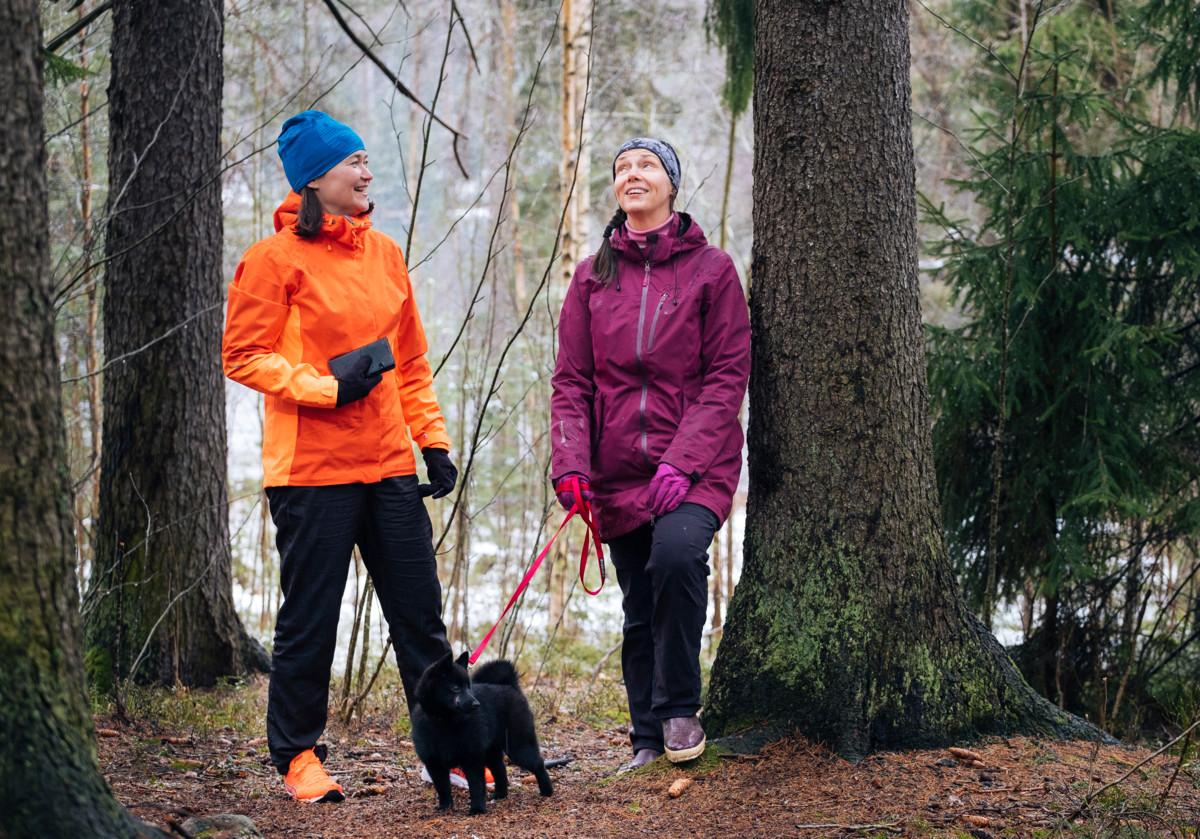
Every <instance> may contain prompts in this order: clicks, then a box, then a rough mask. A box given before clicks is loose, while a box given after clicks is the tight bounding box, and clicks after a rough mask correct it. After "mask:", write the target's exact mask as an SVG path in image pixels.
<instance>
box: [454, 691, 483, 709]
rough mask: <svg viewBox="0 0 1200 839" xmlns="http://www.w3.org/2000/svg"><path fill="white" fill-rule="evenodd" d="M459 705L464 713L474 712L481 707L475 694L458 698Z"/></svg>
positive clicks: (465, 694) (466, 694)
mask: <svg viewBox="0 0 1200 839" xmlns="http://www.w3.org/2000/svg"><path fill="white" fill-rule="evenodd" d="M458 704H459V706H460V707H461V708H462V709H463V710H464V711H474V710H475V709H476V708H478V707H479V700H478V699H476V698H475V695H474V694H471V693H464V694H462V695H461V696H459V698H458Z"/></svg>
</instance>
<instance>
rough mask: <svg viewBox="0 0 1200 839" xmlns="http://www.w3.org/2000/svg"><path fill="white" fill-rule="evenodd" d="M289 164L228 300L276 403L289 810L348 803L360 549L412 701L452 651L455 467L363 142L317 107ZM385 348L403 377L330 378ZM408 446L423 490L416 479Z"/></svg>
mask: <svg viewBox="0 0 1200 839" xmlns="http://www.w3.org/2000/svg"><path fill="white" fill-rule="evenodd" d="M279 156H280V158H281V159H282V161H283V167H284V171H285V173H286V175H287V178H288V182H289V183H290V185H291V187H292V190H293V191H292V193H291V194H289V195H288V197H287V198H286V199H284V202H283V203H282V204H281V205H280V206H279V208H278V209H277V210H276V211H275V231H276V232H275V235H273V236H268V237H267V238H265V239H263V240H262V241H260V242H257V243H256V244H254V245H253V246H251V248H250V249H249V250H248V251H246V254H245V256H244V257H243V258H242V262H241V264H240V265H238V268H237V273H236V274H235V276H234V279H233V283H232V284H231V285H230V286H229V310H228V315H227V317H226V324H225V337H224V343H223V346H222V360H223V363H224V368H225V374H226V375H227V376H229V378H231V379H233V380H234V381H237V382H241V383H242V384H244V385H246V386H248V387H251V388H253V389H255V390H258V391H261V392H262V393H264V394H265V395H266V418H265V425H264V430H263V486H264V487H265V489H266V494H267V499H268V501H269V503H270V508H271V518H272V519H273V521H274V522H275V527H276V530H277V545H278V547H279V555H280V560H281V561H280V576H281V582H282V587H283V603H282V605H281V606H280V608H279V615H278V616H277V618H276V623H275V646H274V650H273V652H272V658H271V683H270V690H269V694H268V700H267V742H268V746H269V748H270V751H271V760H272V761H273V762H274V764H275V766H276V768H277V769H278V770H279V771H280V773H281V774H283V775H284V776H285V777H284V784H285V786H286V788H287V790H288V792H289V793H291V794H292V796H293V797H294V798H296V799H298V800H301V801H340V800H342V798H343V797H344V794H343V791H342V787H341V786H340V785H339V784H338V783H337V782H336V781H334V780H333V779H332V778H331V777H330V776H329V775H328V773H326V771H325V769H324V767H323V766H322V763H323V762H324V759H325V746H324V745H318V743H317V741H318V740H319V738H320V736H321V733H322V732H323V731H324V729H325V717H326V707H327V702H328V698H329V696H328V694H329V674H330V667H331V665H332V662H333V653H334V646H335V642H336V640H337V624H338V615H339V612H340V610H341V600H342V593H343V591H344V590H345V585H346V575H347V572H348V569H349V564H350V557H351V552H352V550H353V548H354V546H355V545H356V544H357V545H358V547H359V550H360V551H361V553H362V557H363V561H364V563H365V564H366V566H367V570H368V572H369V573H370V575H371V580H372V582H373V583H374V586H375V591H376V593H377V594H378V596H379V600H380V603H381V604H382V607H383V613H384V617H385V618H386V620H387V623H388V629H389V631H390V633H391V637H392V640H393V642H394V645H395V649H396V658H397V661H398V663H399V666H400V677H401V680H402V681H403V683H404V691H405V694H406V696H407V698H408V700H409V703H410V705H411V703H412V701H413V695H414V694H413V691H414V689H415V687H416V682H417V679H419V678H420V675H421V673H422V671H423V670H424V669H425V667H427V666H428V665H429V664H431V663H432V662H433V661H434V660H436V659H437V658H439V657H441V656H442V655H443V654H445V653H447V652H449V650H450V645H449V644H448V642H447V640H446V628H445V625H444V624H443V623H442V617H441V586H440V584H439V582H438V578H437V563H436V560H435V558H434V553H433V528H432V525H431V523H430V520H429V515H428V513H427V512H426V510H425V505H424V502H423V501H422V497H423V496H425V495H432V496H433V497H434V498H440V497H442V496H444V495H446V494H448V493H449V492H450V491H451V490H452V489H453V488H454V483H455V481H456V479H457V470H456V469H455V468H454V465H453V463H451V461H450V457H449V454H448V452H449V449H450V438H449V436H448V435H447V434H446V423H445V420H444V419H443V418H442V413H441V410H440V409H439V407H438V403H437V399H436V397H435V396H434V392H433V376H432V373H431V371H430V367H429V362H428V360H427V359H426V357H425V353H426V351H427V349H428V345H427V344H426V342H425V332H424V329H423V328H422V326H421V318H420V315H419V314H418V312H417V305H416V301H415V300H414V299H413V288H412V285H411V283H410V282H409V278H408V271H407V269H406V267H405V264H404V257H403V255H402V254H401V253H400V248H399V246H398V245H397V244H396V243H395V242H394V241H393V240H392V239H391V238H389V237H388V236H386V235H384V234H382V233H380V232H378V231H376V230H372V229H371V221H370V213H371V210H372V209H374V204H372V203H371V201H370V199H369V197H368V187H369V185H370V183H371V179H372V176H371V173H370V171H369V170H368V168H367V153H366V150H365V149H364V144H363V142H362V140H361V139H360V138H359V136H358V135H357V134H356V133H355V132H354V131H353V130H351V129H350V128H349V127H348V126H346V125H343V124H342V123H340V122H337V121H336V120H334V119H332V118H331V117H329V116H328V115H326V114H324V113H321V112H320V111H304V112H302V113H300V114H297V115H296V116H294V117H292V118H290V119H289V120H287V121H286V122H285V123H284V124H283V131H282V133H281V134H280V135H279ZM379 339H384V340H385V342H386V346H387V348H388V349H390V352H391V357H392V360H393V361H394V364H395V367H394V369H391V368H387V364H386V361H384V362H380V361H378V360H373V359H372V358H371V357H367V356H363V357H361V358H358V359H357V363H352V364H351V366H350V369H349V370H344V369H341V367H340V366H339V370H340V371H341V372H340V373H339V375H336V376H335V375H334V374H333V373H332V372H331V368H330V359H334V358H336V357H337V356H341V355H344V354H346V353H348V352H350V351H352V350H355V349H358V348H360V347H364V346H366V345H368V344H372V343H374V342H376V341H377V340H379ZM383 355H386V351H385V353H383ZM375 357H376V359H378V358H379V357H380V354H379V353H375ZM380 367H384V368H387V369H384V370H382V371H381V370H380V369H379V368H380ZM413 442H415V443H416V444H417V446H418V447H419V448H420V449H421V454H422V456H423V459H424V461H425V467H426V471H427V473H428V475H429V483H428V484H418V482H417V476H416V462H415V459H414V457H413V449H412V444H413Z"/></svg>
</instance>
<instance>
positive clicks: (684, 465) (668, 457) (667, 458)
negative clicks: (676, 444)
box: [662, 452, 700, 483]
mask: <svg viewBox="0 0 1200 839" xmlns="http://www.w3.org/2000/svg"><path fill="white" fill-rule="evenodd" d="M662 462H663V463H665V464H667V465H668V466H674V467H675V468H676V469H678V470H679V471H680V472H682V473H683V474H685V475H687V476H688V477H689V478H691V479H692V483H696V482H697V481H699V480H700V470H699V469H698V468H696V464H695V463H693V462H692V461H690V460H688V459H687V458H686V457H680V456H679V454H678V453H676V452H667V453H666V454H665V455H663V458H662Z"/></svg>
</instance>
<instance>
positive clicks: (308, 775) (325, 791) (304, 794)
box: [283, 749, 346, 804]
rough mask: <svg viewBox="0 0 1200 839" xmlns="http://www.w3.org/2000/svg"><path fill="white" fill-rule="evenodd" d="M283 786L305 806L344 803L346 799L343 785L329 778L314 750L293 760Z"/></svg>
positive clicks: (303, 752) (302, 753) (309, 750)
mask: <svg viewBox="0 0 1200 839" xmlns="http://www.w3.org/2000/svg"><path fill="white" fill-rule="evenodd" d="M283 785H284V787H285V788H286V789H287V791H288V793H289V794H290V795H291V796H292V798H294V799H296V800H297V801H303V802H304V803H305V804H313V803H316V802H319V801H342V800H343V799H345V797H346V794H345V793H344V792H343V791H342V785H341V784H339V783H338V782H337V781H335V780H334V779H333V778H331V777H329V773H328V772H326V771H325V767H324V766H322V765H321V760H320V758H318V757H317V756H316V754H315V753H314V752H313V750H312V749H305V750H304V751H302V752H300V754H298V755H296V756H295V757H294V758H292V762H291V764H289V765H288V771H287V774H286V775H285V776H284V777H283Z"/></svg>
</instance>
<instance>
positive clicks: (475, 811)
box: [469, 806, 487, 816]
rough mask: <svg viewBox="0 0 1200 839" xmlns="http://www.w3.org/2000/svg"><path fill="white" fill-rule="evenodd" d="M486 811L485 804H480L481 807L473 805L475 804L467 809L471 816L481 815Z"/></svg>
mask: <svg viewBox="0 0 1200 839" xmlns="http://www.w3.org/2000/svg"><path fill="white" fill-rule="evenodd" d="M486 812H487V807H486V806H482V807H475V806H472V807H471V809H470V811H469V814H470V815H472V816H481V815H483V814H484V813H486Z"/></svg>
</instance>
